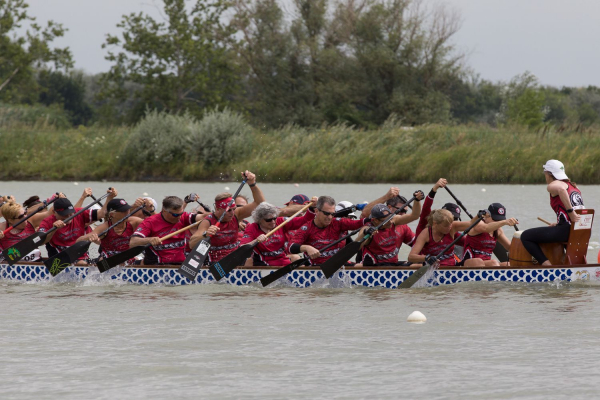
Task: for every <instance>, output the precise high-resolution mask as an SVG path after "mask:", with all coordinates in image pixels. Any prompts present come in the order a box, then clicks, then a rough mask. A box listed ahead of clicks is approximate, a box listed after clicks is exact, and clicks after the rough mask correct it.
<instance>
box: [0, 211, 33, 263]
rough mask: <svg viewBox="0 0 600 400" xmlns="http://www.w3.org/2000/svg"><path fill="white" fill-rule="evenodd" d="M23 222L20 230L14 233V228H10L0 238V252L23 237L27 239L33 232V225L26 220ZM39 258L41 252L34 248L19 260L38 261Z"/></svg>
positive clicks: (0, 256) (0, 257)
mask: <svg viewBox="0 0 600 400" xmlns="http://www.w3.org/2000/svg"><path fill="white" fill-rule="evenodd" d="M24 224H25V228H24V229H23V230H22V231H21V232H19V233H15V231H14V229H11V230H10V231H9V232H7V233H6V234H5V235H4V237H3V238H2V239H0V252H2V251H4V250H6V249H8V248H10V247H12V246H14V245H15V244H17V243H19V242H20V241H21V240H23V239H27V238H28V237H29V236H31V235H33V234H34V233H35V228H34V227H33V225H31V224H30V223H29V222H28V221H26V222H24ZM41 258H42V253H41V252H40V250H39V249H35V250H33V251H32V252H31V253H29V254H27V255H26V256H25V257H23V258H22V259H21V261H38V260H40V259H41ZM0 259H2V255H0Z"/></svg>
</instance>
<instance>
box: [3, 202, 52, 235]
mask: <svg viewBox="0 0 600 400" xmlns="http://www.w3.org/2000/svg"><path fill="white" fill-rule="evenodd" d="M58 195H59V193H56V196H54V197H52V198H51V199H50V200H44V201H43V203H42V205H41V206H40V207H39V208H38V209H37V210H35V211H34V212H32V213H29V212H27V213H26V216H25V217H23V218H21V219H20V220H19V221H17V222H16V223H15V224H14V225H11V226H9V227H8V228H6V229H5V230H4V231H2V237H3V236H4V235H6V234H7V233H8V232H10V231H11V230H12V229H13V228H16V227H18V226H19V225H21V224H22V223H23V222H25V221H27V220H28V219H29V218H31V217H33V216H34V215H36V214H37V213H39V212H41V211H44V210H45V209H46V207H48V206H49V205H50V204H52V203H54V202H55V201H56V199H58ZM2 237H0V239H2Z"/></svg>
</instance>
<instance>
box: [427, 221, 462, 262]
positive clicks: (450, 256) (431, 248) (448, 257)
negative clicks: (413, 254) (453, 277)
mask: <svg viewBox="0 0 600 400" xmlns="http://www.w3.org/2000/svg"><path fill="white" fill-rule="evenodd" d="M427 230H428V231H429V242H427V243H425V246H423V249H421V254H422V255H424V256H429V255H431V256H436V257H437V255H438V254H440V252H441V251H442V250H444V249H445V248H446V246H448V245H449V244H450V243H452V241H453V240H454V239H453V238H452V236H450V234H446V235H444V237H442V240H440V241H439V242H436V241H434V240H433V232H432V229H431V227H428V228H427ZM438 260H439V261H440V265H456V260H455V258H454V246H452V247H450V248H449V249H448V250H447V251H446V252H445V253H444V254H442V256H441V257H439V258H438Z"/></svg>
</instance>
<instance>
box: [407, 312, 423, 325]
mask: <svg viewBox="0 0 600 400" xmlns="http://www.w3.org/2000/svg"><path fill="white" fill-rule="evenodd" d="M406 321H407V322H411V323H413V324H424V323H425V321H427V318H426V317H425V315H423V313H422V312H421V311H413V312H412V313H411V314H410V315H409V316H408V318H407V319H406Z"/></svg>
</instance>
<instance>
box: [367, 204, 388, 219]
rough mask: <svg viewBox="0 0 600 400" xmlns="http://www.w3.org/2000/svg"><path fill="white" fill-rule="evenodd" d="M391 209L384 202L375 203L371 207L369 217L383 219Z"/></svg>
mask: <svg viewBox="0 0 600 400" xmlns="http://www.w3.org/2000/svg"><path fill="white" fill-rule="evenodd" d="M391 213H392V211H391V210H390V209H389V208H388V206H386V205H385V204H375V206H374V207H373V208H372V209H371V218H376V219H384V218H387V217H389V216H390V214H391Z"/></svg>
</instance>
